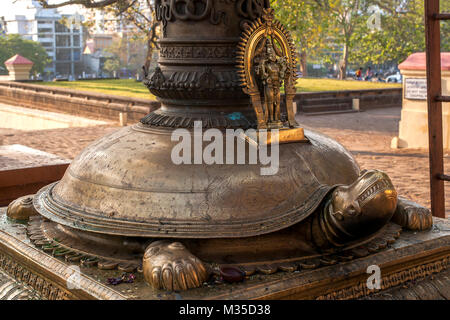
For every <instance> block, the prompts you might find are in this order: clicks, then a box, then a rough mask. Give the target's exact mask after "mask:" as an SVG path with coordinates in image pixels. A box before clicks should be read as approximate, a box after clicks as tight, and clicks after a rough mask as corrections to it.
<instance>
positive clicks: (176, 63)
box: [8, 0, 432, 290]
mask: <svg viewBox="0 0 450 320" xmlns="http://www.w3.org/2000/svg"><path fill="white" fill-rule="evenodd" d="M194 2H195V1H187V0H186V1H158V2H156V13H157V17H158V19H159V20H160V21H161V26H162V32H161V33H162V34H161V39H160V40H159V41H160V47H161V50H160V57H159V64H158V67H157V68H155V70H154V71H153V72H152V73H149V74H148V75H147V76H146V78H145V79H144V81H143V83H144V84H145V85H146V86H147V87H148V88H149V90H150V91H151V92H152V93H153V94H154V95H155V96H156V97H157V98H158V100H159V101H160V102H161V108H160V109H158V110H156V111H153V112H151V113H150V114H149V115H147V116H146V117H145V118H143V119H142V120H141V122H140V123H137V124H134V125H132V126H129V127H125V128H121V129H119V130H118V131H116V132H114V133H112V134H110V135H107V136H105V137H103V138H101V139H99V140H98V141H96V142H94V143H92V144H91V145H90V146H88V147H87V148H86V149H85V150H84V151H82V152H81V153H80V154H79V155H78V156H77V157H76V159H74V160H73V162H72V163H71V165H70V167H69V168H68V169H67V171H66V173H65V175H64V177H63V178H62V179H61V180H60V181H58V182H56V183H53V184H51V185H49V186H46V187H44V188H42V189H41V190H40V191H39V192H38V193H37V194H36V195H35V196H34V198H33V207H34V209H35V210H36V211H37V212H38V213H39V215H38V216H33V217H31V218H30V222H29V226H28V234H29V236H30V239H31V241H33V243H34V244H35V245H36V246H39V247H42V248H43V249H44V250H46V251H48V252H50V253H53V254H54V255H58V256H61V255H63V256H64V257H65V258H66V259H67V260H68V261H80V263H81V264H84V265H97V266H98V267H99V268H100V269H114V268H118V269H120V270H124V271H133V270H138V271H142V272H143V273H144V277H145V279H146V281H147V282H148V283H149V284H150V285H151V286H152V287H154V288H156V289H165V290H187V289H190V288H195V287H199V286H202V285H203V283H204V282H205V281H206V280H207V279H208V276H209V275H210V274H214V272H213V271H214V268H216V267H217V266H237V267H239V268H240V269H241V270H242V272H243V273H244V274H245V275H250V274H252V273H254V272H260V273H263V274H268V273H273V272H277V271H283V272H288V271H294V270H298V269H299V268H312V267H317V266H319V265H320V263H317V262H316V261H325V260H327V257H328V255H329V254H331V253H332V254H342V255H343V256H344V255H345V257H349V256H357V255H356V254H353V253H352V250H356V249H355V248H360V247H362V246H365V245H367V246H368V247H369V248H370V250H371V252H374V251H376V250H378V249H381V248H383V247H386V243H392V242H393V241H395V238H396V237H398V234H399V232H400V231H401V227H405V228H409V229H415V230H425V229H427V228H430V227H431V224H432V219H431V214H430V211H429V210H428V209H426V208H423V207H421V206H419V205H417V204H414V203H412V202H409V201H407V200H405V199H403V198H399V197H397V192H396V190H395V188H394V186H393V183H392V182H391V180H390V179H389V177H388V176H387V175H386V174H385V173H383V172H381V171H378V170H369V171H360V168H359V166H358V164H357V163H356V161H355V159H354V157H353V155H352V154H351V153H350V152H348V151H347V150H346V149H345V148H344V147H343V146H341V145H340V144H339V143H338V142H336V141H334V140H333V139H331V138H329V137H327V136H325V135H322V134H320V133H318V132H315V131H314V130H307V129H303V128H301V127H300V125H299V124H298V123H297V121H296V119H295V114H294V108H293V98H294V96H295V78H296V70H297V69H296V65H295V61H296V58H295V52H296V49H295V46H294V45H293V44H292V40H291V38H290V36H289V33H288V32H287V31H286V30H285V28H284V27H283V26H282V25H281V23H280V22H278V21H277V20H276V19H275V18H274V15H273V14H274V13H273V10H271V9H269V8H268V7H269V1H220V0H205V1H203V3H204V5H202V6H197V5H195V4H194ZM198 122H201V124H202V125H201V126H200V129H203V130H208V129H211V131H209V132H208V134H209V136H208V138H204V139H203V140H200V142H199V144H198V145H196V143H197V142H196V141H197V140H195V139H196V137H197V135H196V130H198V128H197V127H196V126H195V124H196V123H198ZM230 130H231V131H232V135H231V139H229V138H230V136H229V135H227V133H228V132H229V131H230ZM244 130H246V131H245V132H244ZM251 130H253V131H252V132H253V133H254V136H258V135H259V134H260V133H267V132H270V133H271V134H273V135H274V136H275V135H277V134H278V133H279V139H274V140H273V142H271V143H269V144H260V143H258V142H256V147H254V145H253V144H252V141H251V139H247V138H248V137H250V136H251V134H250V131H251ZM174 132H175V133H176V134H175V133H174ZM180 132H181V133H183V134H180ZM239 132H240V133H241V134H239ZM183 135H184V136H186V135H187V136H188V137H189V139H190V141H193V143H192V148H191V143H189V148H186V149H184V150H194V151H195V150H197V149H196V148H197V147H199V148H200V153H201V154H204V153H202V152H203V150H209V149H208V148H210V149H211V146H210V145H207V146H206V148H203V147H205V146H204V144H205V143H208V142H209V143H213V142H212V141H211V140H213V138H212V137H214V139H215V141H214V143H219V142H220V143H219V145H220V146H226V145H227V144H230V141H231V146H232V148H231V149H232V150H233V152H234V151H236V150H238V147H239V146H240V145H242V146H244V147H245V148H244V150H249V149H251V148H252V146H253V147H254V149H252V150H256V151H257V152H261V150H265V149H267V148H272V147H273V149H271V150H272V152H275V153H277V155H278V163H277V165H278V167H277V169H278V170H276V171H274V172H273V174H270V175H262V174H261V168H263V167H264V164H263V163H250V162H246V160H247V158H248V157H242V158H240V155H239V154H236V153H233V154H232V156H230V157H227V156H226V155H224V154H222V153H218V151H217V150H218V149H217V148H218V147H217V148H216V149H215V152H216V153H215V158H214V159H215V161H213V162H211V163H209V162H208V163H206V162H205V163H202V162H201V161H200V162H198V161H197V160H198V158H197V157H198V156H199V154H195V153H194V155H192V157H191V155H189V154H188V155H187V156H186V159H187V162H189V163H175V162H174V161H173V157H172V155H173V152H174V150H177V148H178V146H179V145H178V143H179V137H180V136H183ZM242 136H243V137H244V138H243V139H239V137H242ZM277 140H279V142H280V143H279V145H278V144H276V141H277ZM253 142H254V141H253ZM216 146H217V145H216ZM275 150H276V151H275ZM211 153H212V154H213V153H214V152H211ZM218 154H222V156H223V157H222V156H218ZM236 159H238V160H239V159H240V160H239V161H235V160H236ZM191 160H192V161H191ZM216 160H217V161H216ZM20 201H21V200H19V202H16V203H12V204H11V205H10V209H9V211H8V212H10V214H11V216H15V217H24V216H25V217H27V216H29V214H22V213H21V205H20V203H21V202H20ZM23 208H24V209H23V210H28V211H29V208H28V207H27V206H25V205H23ZM28 211H27V212H28ZM33 212H34V211H33ZM394 222H395V223H394ZM54 239H59V241H58V242H56V241H55V240H54ZM375 240H376V241H375ZM358 254H360V252H359V253H358ZM367 254H368V253H367ZM328 261H334V260H333V259H331V260H328ZM328 263H331V262H328ZM334 263H336V262H334Z"/></svg>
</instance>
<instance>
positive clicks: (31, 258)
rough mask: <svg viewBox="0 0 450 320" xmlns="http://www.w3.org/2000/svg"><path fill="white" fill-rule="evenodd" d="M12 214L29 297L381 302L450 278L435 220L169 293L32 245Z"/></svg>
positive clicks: (21, 280)
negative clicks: (362, 248) (352, 248)
mask: <svg viewBox="0 0 450 320" xmlns="http://www.w3.org/2000/svg"><path fill="white" fill-rule="evenodd" d="M5 212H6V208H0V282H2V281H3V282H8V281H9V282H11V283H12V284H13V282H14V284H13V285H15V286H17V288H27V290H17V292H16V294H17V297H21V296H23V297H26V298H27V299H29V298H35V299H44V298H45V299H52V300H53V299H58V300H59V299H102V300H117V299H119V300H140V299H145V300H148V299H151V300H153V299H155V300H159V299H163V300H180V299H183V300H185V299H187V300H189V299H206V300H209V299H319V300H323V299H327V300H328V299H368V298H369V299H373V298H376V297H377V294H378V296H380V294H382V293H384V292H387V291H388V290H389V292H390V293H389V294H391V295H392V294H393V293H392V292H393V291H395V290H403V291H404V290H407V289H404V288H405V286H407V287H408V288H410V290H411V292H412V291H413V290H414V288H415V286H417V285H420V284H421V283H424V282H426V281H427V280H426V279H427V278H430V277H433V276H440V275H441V274H442V275H443V276H445V275H446V272H447V271H448V265H449V262H450V221H449V220H448V219H447V220H446V219H439V218H435V219H434V226H433V229H431V230H430V231H426V232H417V233H415V232H409V231H404V232H402V233H401V235H400V238H399V239H397V241H396V242H395V243H393V244H390V245H388V247H387V248H386V249H384V250H383V251H381V252H378V253H374V254H370V253H369V252H365V253H363V252H361V256H360V257H355V258H354V259H353V260H350V261H347V262H340V263H337V264H334V265H328V263H330V262H328V263H327V264H324V263H322V264H320V266H319V267H316V268H315V269H309V268H306V267H305V268H301V269H300V270H299V271H296V272H293V273H288V272H277V273H274V274H270V275H262V274H258V275H253V276H250V277H247V278H246V279H245V280H244V282H241V283H235V284H227V283H215V284H205V285H203V286H202V287H201V288H198V289H191V290H188V291H183V292H165V291H158V290H155V289H153V288H151V287H150V286H149V285H148V284H147V283H146V282H145V281H144V278H143V275H142V274H141V273H136V274H135V276H136V278H135V280H134V282H133V283H121V284H119V285H117V286H113V285H108V284H106V282H107V279H108V278H112V277H120V275H121V274H122V273H123V272H122V271H117V270H99V269H97V267H85V266H81V267H80V266H79V264H78V263H77V262H74V261H72V262H69V261H70V259H64V257H63V256H62V255H60V254H59V253H55V256H51V255H50V254H47V253H45V252H44V251H42V249H39V248H36V247H34V246H33V244H31V242H30V240H29V238H28V236H27V235H26V228H25V226H24V225H21V224H15V223H13V222H11V221H9V220H8V219H7V217H6V214H5ZM58 255H59V256H60V257H57V256H58ZM369 266H378V267H379V268H380V274H379V275H380V278H379V279H380V280H381V281H380V289H379V290H378V289H376V288H375V289H370V288H369V287H368V286H367V280H368V278H369V277H370V276H371V275H372V274H371V273H368V271H367V270H368V267H369ZM424 279H425V281H421V280H424ZM446 283H447V282H446ZM441 284H442V283H441ZM444 289H445V288H444ZM447 291H448V290H447ZM447 291H445V292H447ZM445 292H444V291H442V292H441V293H440V294H441V296H442V295H443V294H445ZM431 294H432V293H431V292H430V296H432V295H431ZM448 298H450V296H448V297H447V299H448ZM0 299H2V296H1V292H0Z"/></svg>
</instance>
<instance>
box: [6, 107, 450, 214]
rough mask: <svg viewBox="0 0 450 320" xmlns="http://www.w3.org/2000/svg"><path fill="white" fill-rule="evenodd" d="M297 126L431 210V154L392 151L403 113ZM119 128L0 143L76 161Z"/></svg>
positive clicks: (449, 158)
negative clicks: (323, 137) (337, 146)
mask: <svg viewBox="0 0 450 320" xmlns="http://www.w3.org/2000/svg"><path fill="white" fill-rule="evenodd" d="M298 120H299V122H300V123H302V124H303V125H304V126H305V127H311V128H314V129H315V130H318V131H321V132H323V133H325V134H327V135H329V136H331V137H333V138H334V139H336V140H337V141H339V142H341V143H342V144H343V145H344V146H345V147H346V148H347V149H349V150H350V151H351V152H352V153H353V154H354V155H355V157H356V159H357V161H358V162H359V164H360V166H361V168H367V169H371V168H377V169H381V170H384V171H386V172H387V173H388V174H389V176H390V177H391V179H392V181H393V182H394V184H395V186H396V187H397V189H398V191H399V193H400V194H401V195H403V196H406V197H408V198H411V199H412V200H414V201H417V202H419V203H421V204H423V205H427V206H429V204H430V201H429V177H428V155H427V151H426V150H393V149H391V148H390V141H391V139H392V137H394V136H395V135H396V134H397V133H398V121H399V120H400V109H399V108H390V109H378V110H370V111H366V112H361V113H346V114H335V115H322V116H299V117H298ZM117 128H118V127H111V126H98V127H87V128H68V129H53V130H41V131H31V132H30V131H28V132H26V131H14V130H6V129H0V141H2V139H3V144H13V143H19V144H23V145H26V146H29V147H32V148H36V149H40V150H43V151H46V152H49V153H53V154H56V155H59V156H62V157H65V158H68V159H73V158H74V157H75V156H76V155H77V154H78V153H79V152H80V151H81V150H82V149H83V148H84V147H85V146H86V145H87V144H89V143H90V142H91V141H93V140H95V139H97V138H99V137H101V136H103V135H105V134H106V133H109V132H111V131H113V130H116V129H117ZM444 159H445V165H446V168H449V169H450V167H449V163H450V155H449V154H445V158H444ZM448 172H450V170H449V171H448ZM446 195H447V199H448V200H447V201H446V206H447V208H448V210H447V212H448V213H450V185H449V186H448V188H447V192H446Z"/></svg>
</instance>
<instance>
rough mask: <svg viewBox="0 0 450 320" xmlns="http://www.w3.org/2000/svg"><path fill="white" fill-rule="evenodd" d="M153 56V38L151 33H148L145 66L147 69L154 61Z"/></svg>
mask: <svg viewBox="0 0 450 320" xmlns="http://www.w3.org/2000/svg"><path fill="white" fill-rule="evenodd" d="M152 58H153V42H152V39H151V35H150V34H149V35H147V56H146V57H145V63H144V67H145V70H148V69H149V68H150V64H151V63H152Z"/></svg>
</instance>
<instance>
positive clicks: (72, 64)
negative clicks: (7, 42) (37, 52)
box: [0, 0, 84, 77]
mask: <svg viewBox="0 0 450 320" xmlns="http://www.w3.org/2000/svg"><path fill="white" fill-rule="evenodd" d="M2 2H4V1H2ZM5 2H6V3H2V7H3V10H2V13H0V20H1V18H2V16H3V17H4V23H6V26H5V27H6V28H5V29H6V33H8V34H13V33H17V34H20V35H21V36H22V37H23V38H25V39H29V40H34V41H37V42H40V43H41V44H42V46H43V47H44V48H45V49H46V50H47V53H48V55H49V57H50V58H51V59H52V63H51V64H50V65H49V66H48V67H47V68H46V70H45V71H48V72H50V73H51V74H52V75H54V76H61V77H68V76H69V75H73V76H75V75H80V74H81V73H82V71H83V70H82V62H81V55H82V52H83V49H84V39H83V30H82V27H81V25H80V24H79V23H77V22H79V21H82V19H83V17H82V16H81V15H80V14H79V13H78V12H77V10H76V9H74V8H73V7H72V8H71V10H70V11H68V12H64V11H59V10H58V9H43V8H42V7H41V6H40V5H39V3H38V2H37V1H34V0H20V1H16V2H13V1H12V0H7V1H5ZM62 18H65V19H66V21H69V22H72V23H61V22H60V21H61V19H62ZM68 25H70V26H69V27H68Z"/></svg>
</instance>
